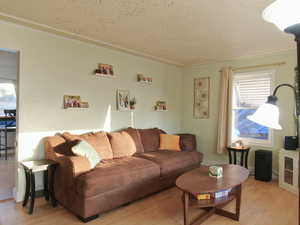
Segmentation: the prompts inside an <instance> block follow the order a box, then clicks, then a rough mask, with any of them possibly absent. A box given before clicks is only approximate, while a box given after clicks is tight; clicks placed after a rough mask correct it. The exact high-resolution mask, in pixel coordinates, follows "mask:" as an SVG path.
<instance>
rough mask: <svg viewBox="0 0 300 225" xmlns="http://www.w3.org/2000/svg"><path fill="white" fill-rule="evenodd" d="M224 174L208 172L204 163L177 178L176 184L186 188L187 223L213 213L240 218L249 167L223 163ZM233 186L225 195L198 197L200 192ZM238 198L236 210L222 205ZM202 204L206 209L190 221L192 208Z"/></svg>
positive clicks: (184, 211)
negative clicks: (243, 188) (226, 208)
mask: <svg viewBox="0 0 300 225" xmlns="http://www.w3.org/2000/svg"><path fill="white" fill-rule="evenodd" d="M221 166H222V167H223V177H221V178H214V177H210V176H209V175H208V166H201V167H199V168H197V169H194V170H191V171H189V172H187V173H185V174H183V175H181V176H180V177H178V178H177V180H176V186H177V187H178V188H179V189H180V190H181V191H182V192H183V197H182V199H183V216H184V225H190V224H196V223H197V224H201V223H202V222H204V221H205V220H206V219H207V218H209V217H210V216H212V215H213V214H217V215H221V216H225V217H228V218H231V219H234V220H239V217H240V206H241V193H242V183H243V182H244V181H245V180H246V179H247V178H248V176H249V171H248V170H247V169H246V168H244V167H241V166H238V165H221ZM228 189H229V190H230V189H231V190H230V192H229V194H228V195H227V196H226V197H220V198H211V199H209V200H197V196H198V195H199V194H215V193H216V192H219V191H223V190H228ZM234 199H236V210H235V213H232V212H229V211H226V210H223V209H222V208H223V207H224V206H225V205H226V204H227V203H229V202H230V201H232V200H234ZM190 207H195V208H201V209H204V210H206V211H207V213H205V214H204V215H201V216H199V217H198V218H197V219H196V220H195V221H193V222H192V223H190V222H189V208H190Z"/></svg>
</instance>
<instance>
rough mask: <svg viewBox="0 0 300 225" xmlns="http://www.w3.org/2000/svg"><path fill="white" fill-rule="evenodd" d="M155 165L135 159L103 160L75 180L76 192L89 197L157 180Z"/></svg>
mask: <svg viewBox="0 0 300 225" xmlns="http://www.w3.org/2000/svg"><path fill="white" fill-rule="evenodd" d="M159 175H160V168H159V166H158V165H157V164H155V163H153V162H151V161H149V160H146V159H143V158H137V157H126V158H120V159H111V160H103V161H102V162H101V163H99V164H98V165H97V166H96V168H95V169H93V170H91V171H90V172H88V173H85V174H82V175H80V176H78V177H77V178H76V191H77V193H78V194H79V195H82V196H85V197H90V196H95V195H97V194H100V193H104V192H108V191H112V190H115V189H121V188H122V187H124V186H130V185H131V186H133V187H134V186H135V185H139V184H140V183H143V182H145V181H149V180H153V179H159Z"/></svg>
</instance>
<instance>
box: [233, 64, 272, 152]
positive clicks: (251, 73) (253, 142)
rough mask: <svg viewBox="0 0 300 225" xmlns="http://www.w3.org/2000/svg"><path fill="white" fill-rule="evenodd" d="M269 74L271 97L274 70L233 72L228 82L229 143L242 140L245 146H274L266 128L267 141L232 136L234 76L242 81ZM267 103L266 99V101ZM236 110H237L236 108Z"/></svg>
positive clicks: (269, 131)
mask: <svg viewBox="0 0 300 225" xmlns="http://www.w3.org/2000/svg"><path fill="white" fill-rule="evenodd" d="M264 73H266V74H269V76H270V78H271V82H270V83H271V87H270V95H272V93H273V90H274V88H275V77H276V70H275V69H268V70H255V71H249V72H233V74H232V79H231V82H230V102H229V103H230V104H229V105H230V110H229V114H230V119H229V124H230V126H229V131H228V133H229V143H234V142H235V141H237V140H242V141H243V142H244V143H247V145H250V146H261V147H273V146H274V134H273V129H270V128H268V134H269V138H268V139H267V140H259V139H255V138H242V137H238V138H235V139H234V137H233V135H232V130H233V127H234V124H235V120H234V113H233V110H234V108H233V92H234V78H235V76H239V77H242V79H244V78H245V79H247V78H254V77H261V76H262V74H264ZM266 101H267V99H266ZM236 109H238V108H236Z"/></svg>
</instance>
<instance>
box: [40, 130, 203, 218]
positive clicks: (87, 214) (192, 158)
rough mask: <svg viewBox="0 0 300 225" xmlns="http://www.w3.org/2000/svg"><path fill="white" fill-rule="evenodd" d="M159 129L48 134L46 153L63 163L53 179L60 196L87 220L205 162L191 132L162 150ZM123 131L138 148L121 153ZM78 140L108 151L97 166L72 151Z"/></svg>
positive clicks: (169, 182) (159, 187)
mask: <svg viewBox="0 0 300 225" xmlns="http://www.w3.org/2000/svg"><path fill="white" fill-rule="evenodd" d="M161 133H165V132H164V131H162V130H160V129H158V128H152V129H133V128H127V129H125V130H123V131H122V132H121V133H104V132H97V133H89V134H84V135H70V134H69V133H64V134H62V135H57V136H52V137H47V138H46V140H45V152H46V158H48V159H52V160H55V161H57V162H58V163H59V166H58V168H57V169H56V172H55V178H54V192H55V197H56V199H57V200H58V202H59V203H60V204H61V205H63V206H64V207H65V208H67V209H68V210H70V211H71V212H72V213H74V214H75V215H76V216H77V217H78V218H79V219H81V220H82V221H84V222H87V221H89V220H91V219H94V218H96V217H97V216H98V214H99V213H102V212H105V211H108V210H111V209H113V208H116V207H118V206H121V205H123V204H126V203H129V202H131V201H134V200H136V199H139V198H142V197H144V196H146V195H149V194H151V193H155V192H158V191H160V190H163V189H165V188H168V187H172V186H173V185H174V183H175V180H176V178H177V177H178V176H179V175H181V174H182V173H184V172H186V171H188V170H191V169H193V168H195V167H198V166H199V165H200V164H201V162H202V158H203V155H202V153H200V152H197V150H196V139H195V136H194V135H191V134H179V136H180V147H181V151H172V150H158V149H159V141H160V139H159V138H160V136H159V135H160V134H161ZM121 134H122V135H128V136H130V138H131V140H132V143H134V146H135V152H133V153H132V152H130V153H127V152H126V151H125V153H126V154H123V153H122V151H123V150H124V148H126V146H127V147H128V145H129V144H131V143H129V144H128V143H122V139H120V137H121ZM78 139H84V140H86V141H89V142H90V143H91V144H92V145H93V146H94V147H97V150H99V151H102V154H103V152H104V151H106V153H105V157H106V158H105V159H104V160H102V161H101V162H100V163H99V164H98V165H97V166H96V168H94V169H92V170H90V169H89V166H90V165H89V162H88V160H87V159H86V158H84V157H80V156H75V155H73V154H72V151H71V147H72V146H73V145H75V144H76V143H77V142H78ZM99 140H100V141H99ZM107 140H109V141H107ZM108 143H109V144H108ZM100 145H101V146H100ZM102 145H103V146H102ZM109 145H110V146H109ZM122 146H124V147H122ZM128 148H129V147H128ZM110 151H112V152H110ZM111 153H112V154H111ZM122 154H123V156H122ZM116 156H118V157H116Z"/></svg>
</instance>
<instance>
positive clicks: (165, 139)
mask: <svg viewBox="0 0 300 225" xmlns="http://www.w3.org/2000/svg"><path fill="white" fill-rule="evenodd" d="M159 137H160V144H159V149H160V150H174V151H180V150H181V149H180V146H179V138H180V137H179V136H178V135H171V134H160V135H159Z"/></svg>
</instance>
